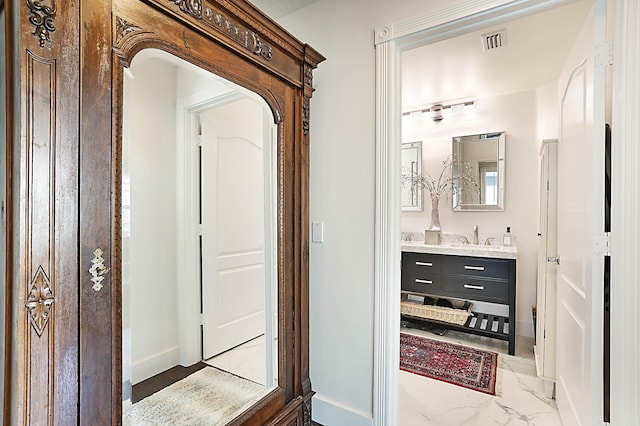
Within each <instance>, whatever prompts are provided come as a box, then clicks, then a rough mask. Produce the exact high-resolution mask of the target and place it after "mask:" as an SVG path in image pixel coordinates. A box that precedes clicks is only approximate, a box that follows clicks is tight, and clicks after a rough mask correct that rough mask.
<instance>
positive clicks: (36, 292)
mask: <svg viewBox="0 0 640 426" xmlns="http://www.w3.org/2000/svg"><path fill="white" fill-rule="evenodd" d="M54 301H55V298H54V296H53V291H52V290H51V282H50V281H49V277H47V274H46V273H45V272H44V269H42V266H38V269H37V270H36V273H35V275H34V277H33V279H32V280H31V284H30V285H29V293H28V295H27V302H26V303H25V304H24V306H25V307H26V308H27V312H28V313H29V322H30V323H31V325H32V326H33V328H34V329H35V331H36V334H37V335H38V337H39V336H41V335H42V332H43V331H44V329H45V328H46V327H47V323H48V322H49V314H50V313H51V306H52V305H53V302H54Z"/></svg>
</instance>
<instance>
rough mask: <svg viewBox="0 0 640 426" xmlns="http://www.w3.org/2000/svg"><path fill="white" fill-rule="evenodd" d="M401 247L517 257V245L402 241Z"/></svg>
mask: <svg viewBox="0 0 640 426" xmlns="http://www.w3.org/2000/svg"><path fill="white" fill-rule="evenodd" d="M400 249H401V250H402V251H409V252H414V253H433V254H450V255H454V256H476V257H492V258H497V259H516V258H517V257H518V249H517V247H516V246H509V247H505V246H498V245H496V246H485V245H474V244H461V243H442V244H438V245H432V244H425V243H423V242H420V241H401V242H400Z"/></svg>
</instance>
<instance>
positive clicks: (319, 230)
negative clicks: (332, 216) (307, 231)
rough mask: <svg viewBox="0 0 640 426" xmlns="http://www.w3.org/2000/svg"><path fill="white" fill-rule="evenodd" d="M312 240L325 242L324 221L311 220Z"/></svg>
mask: <svg viewBox="0 0 640 426" xmlns="http://www.w3.org/2000/svg"><path fill="white" fill-rule="evenodd" d="M311 242H312V243H323V242H324V224H323V223H322V222H311Z"/></svg>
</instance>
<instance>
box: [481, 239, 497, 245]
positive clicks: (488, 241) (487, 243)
mask: <svg viewBox="0 0 640 426" xmlns="http://www.w3.org/2000/svg"><path fill="white" fill-rule="evenodd" d="M491 240H493V241H495V240H496V239H495V238H493V237H489V238H487V239H486V240H485V241H484V245H485V246H490V245H491Z"/></svg>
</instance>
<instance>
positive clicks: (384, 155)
mask: <svg viewBox="0 0 640 426" xmlns="http://www.w3.org/2000/svg"><path fill="white" fill-rule="evenodd" d="M563 4H566V2H562V1H540V2H528V3H526V4H524V3H522V2H507V3H506V4H503V5H502V6H498V7H492V6H491V5H490V4H488V2H487V4H486V5H485V4H484V3H483V4H482V5H480V4H473V5H467V6H465V7H464V10H459V9H455V10H454V9H453V8H449V9H447V8H444V9H443V10H442V11H441V12H442V13H439V14H431V15H430V16H429V17H419V18H415V19H412V20H409V21H407V22H402V23H399V24H398V25H397V26H396V25H393V24H392V25H389V26H384V27H380V28H377V29H376V56H377V59H378V61H377V70H376V75H377V123H378V125H377V145H376V150H377V154H376V158H377V170H378V172H379V176H378V178H377V189H376V193H377V194H378V196H377V197H376V200H377V201H376V204H377V205H376V211H377V213H376V217H378V218H380V219H378V221H377V225H376V228H377V229H376V237H377V238H376V249H375V257H376V259H375V265H376V302H375V303H376V315H375V317H376V320H375V336H376V337H375V352H374V353H375V355H374V364H375V365H376V367H375V373H374V395H376V396H379V395H383V391H384V389H387V390H388V389H393V388H394V386H397V374H398V373H397V372H396V371H395V366H396V365H397V361H398V355H397V354H398V353H399V350H398V349H399V348H398V346H399V342H398V341H397V340H398V339H397V336H398V331H399V330H398V321H397V318H398V317H399V306H397V305H399V303H398V298H399V283H400V270H399V269H400V268H399V264H400V263H399V262H400V259H399V253H400V247H399V245H400V238H398V237H399V235H400V230H401V228H400V217H399V214H398V210H397V206H398V204H400V199H399V198H400V197H399V195H400V194H399V191H398V190H397V187H399V186H400V185H399V179H400V175H401V172H400V161H399V158H400V147H399V146H397V145H399V143H398V141H400V140H401V123H400V120H401V118H400V117H401V102H400V100H401V93H400V86H401V85H400V82H399V76H400V75H401V72H400V70H401V68H402V67H401V62H402V53H403V52H405V51H408V50H410V49H413V48H415V47H417V46H422V45H425V44H428V43H433V42H435V41H439V40H443V39H446V38H449V37H452V36H456V35H459V34H464V33H466V32H470V31H473V30H476V29H479V28H482V27H486V26H488V25H501V24H502V23H503V22H506V21H507V20H511V19H515V18H517V17H522V16H525V15H527V14H533V13H537V12H540V11H542V10H545V9H548V8H552V7H556V6H560V5H563ZM393 391H394V392H395V391H396V390H395V389H393ZM376 401H377V402H374V407H375V410H376V412H375V413H374V416H375V417H376V418H377V419H380V420H379V421H380V422H381V424H384V423H385V422H394V421H396V419H397V414H398V413H397V406H396V405H395V404H396V401H397V394H396V395H391V396H390V397H388V398H376Z"/></svg>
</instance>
